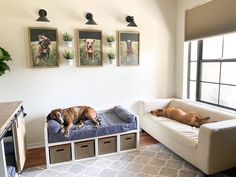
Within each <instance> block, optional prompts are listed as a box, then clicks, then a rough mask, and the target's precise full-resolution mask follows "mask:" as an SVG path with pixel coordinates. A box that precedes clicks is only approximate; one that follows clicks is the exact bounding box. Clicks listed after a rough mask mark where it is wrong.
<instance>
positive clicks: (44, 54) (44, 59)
mask: <svg viewBox="0 0 236 177" xmlns="http://www.w3.org/2000/svg"><path fill="white" fill-rule="evenodd" d="M28 30H29V45H30V56H31V57H30V58H31V65H32V67H34V68H44V67H59V55H58V40H57V29H55V28H29V29H28Z"/></svg>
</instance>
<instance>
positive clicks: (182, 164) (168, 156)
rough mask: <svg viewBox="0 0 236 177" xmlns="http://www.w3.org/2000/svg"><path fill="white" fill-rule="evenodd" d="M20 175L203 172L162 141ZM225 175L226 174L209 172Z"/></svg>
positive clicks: (156, 176) (197, 176) (137, 176)
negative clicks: (137, 148) (136, 148)
mask: <svg viewBox="0 0 236 177" xmlns="http://www.w3.org/2000/svg"><path fill="white" fill-rule="evenodd" d="M21 176H23V177H204V176H205V175H204V173H202V172H201V171H200V170H198V169H197V168H195V167H194V166H192V165H191V164H189V163H188V162H186V161H185V160H183V159H182V158H180V157H179V156H177V155H176V154H174V153H173V152H172V151H170V150H169V149H168V148H166V147H165V146H163V145H162V144H160V143H158V144H152V145H148V146H141V147H140V149H139V150H138V151H132V152H126V153H120V154H118V155H112V156H107V157H99V158H98V159H94V160H86V161H83V162H76V163H73V164H70V165H63V166H60V167H53V168H50V169H45V166H39V167H34V168H29V169H26V170H25V171H24V172H23V173H22V175H21ZM212 176H214V177H228V176H227V175H225V174H216V175H212Z"/></svg>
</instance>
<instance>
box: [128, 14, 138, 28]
mask: <svg viewBox="0 0 236 177" xmlns="http://www.w3.org/2000/svg"><path fill="white" fill-rule="evenodd" d="M126 21H127V22H128V23H129V24H128V25H127V26H132V27H137V25H136V24H135V22H134V16H127V17H126Z"/></svg>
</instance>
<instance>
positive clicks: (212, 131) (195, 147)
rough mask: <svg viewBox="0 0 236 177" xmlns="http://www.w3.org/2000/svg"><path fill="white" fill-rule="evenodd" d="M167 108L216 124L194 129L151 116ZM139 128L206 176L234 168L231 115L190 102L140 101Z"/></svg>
mask: <svg viewBox="0 0 236 177" xmlns="http://www.w3.org/2000/svg"><path fill="white" fill-rule="evenodd" d="M168 106H172V107H176V108H180V109H183V110H184V111H186V112H191V111H195V112H197V113H198V114H199V115H200V116H201V117H208V116H210V120H209V121H212V122H213V121H216V122H213V123H207V124H204V125H202V126H201V127H200V128H196V127H191V126H188V125H185V124H182V123H179V122H176V121H174V120H171V119H168V118H165V117H156V116H153V115H152V114H150V111H151V110H153V109H158V108H165V107H168ZM140 127H141V128H142V129H143V130H144V131H146V132H147V133H149V134H150V135H151V136H153V137H154V138H155V139H157V140H158V141H159V142H161V143H162V144H164V145H165V146H167V147H168V148H169V149H171V150H172V151H173V152H175V153H176V154H178V155H179V156H181V157H182V158H183V159H185V160H187V161H188V162H190V163H191V164H193V165H194V166H196V167H197V168H199V169H200V170H201V171H203V172H204V173H206V174H208V175H210V174H214V173H217V172H220V171H223V170H226V169H229V168H232V167H236V113H235V114H234V112H233V111H232V112H230V111H229V112H227V111H223V110H222V109H218V108H216V107H213V106H208V105H206V104H201V103H197V102H192V101H189V100H179V99H155V100H151V101H150V100H149V101H141V102H140Z"/></svg>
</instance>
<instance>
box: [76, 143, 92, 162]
mask: <svg viewBox="0 0 236 177" xmlns="http://www.w3.org/2000/svg"><path fill="white" fill-rule="evenodd" d="M94 156H95V141H94V140H91V141H83V142H79V143H75V159H83V158H87V157H94Z"/></svg>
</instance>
